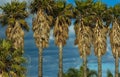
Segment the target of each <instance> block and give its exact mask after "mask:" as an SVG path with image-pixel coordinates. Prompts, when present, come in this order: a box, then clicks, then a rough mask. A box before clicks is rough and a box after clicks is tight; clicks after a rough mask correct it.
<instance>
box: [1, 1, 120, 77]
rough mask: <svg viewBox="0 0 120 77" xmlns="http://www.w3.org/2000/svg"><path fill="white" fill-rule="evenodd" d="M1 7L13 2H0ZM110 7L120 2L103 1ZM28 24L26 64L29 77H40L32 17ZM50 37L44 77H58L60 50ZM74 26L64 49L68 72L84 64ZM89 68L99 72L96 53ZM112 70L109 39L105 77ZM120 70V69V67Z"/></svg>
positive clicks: (64, 60) (51, 36)
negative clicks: (76, 41) (75, 43)
mask: <svg viewBox="0 0 120 77" xmlns="http://www.w3.org/2000/svg"><path fill="white" fill-rule="evenodd" d="M0 1H1V2H0V5H3V4H4V3H6V2H10V1H11V0H0ZM102 1H103V2H105V3H106V4H108V6H113V5H114V4H116V3H118V2H120V0H102ZM67 3H72V4H74V0H67ZM26 21H27V23H28V24H29V25H30V32H26V33H25V54H24V55H25V57H26V58H27V59H28V62H27V64H26V67H27V77H38V70H37V69H38V48H37V47H36V45H35V42H34V38H33V32H32V15H30V16H29V17H28V18H27V19H26ZM5 29H6V28H5V27H4V28H2V27H0V37H2V38H5V34H4V33H5V32H4V31H3V30H5ZM52 33H53V32H52V30H51V35H50V43H49V47H48V48H46V49H44V52H43V77H57V75H58V62H59V60H58V58H59V56H58V48H57V47H56V46H55V44H54V38H53V35H52ZM74 39H75V33H74V26H73V24H72V25H71V26H70V27H69V39H68V40H67V44H66V46H64V48H63V69H64V72H66V71H67V70H68V69H69V68H71V67H73V68H77V69H79V67H80V65H81V64H82V59H81V57H80V55H79V51H78V48H77V46H74ZM88 67H89V68H90V69H94V70H97V57H96V56H95V55H94V52H91V55H89V56H88ZM108 69H109V70H111V72H112V73H114V58H113V56H112V53H111V47H110V40H109V38H107V51H106V54H105V55H104V56H103V57H102V73H103V77H106V74H105V73H106V71H107V70H108ZM119 69H120V67H119Z"/></svg>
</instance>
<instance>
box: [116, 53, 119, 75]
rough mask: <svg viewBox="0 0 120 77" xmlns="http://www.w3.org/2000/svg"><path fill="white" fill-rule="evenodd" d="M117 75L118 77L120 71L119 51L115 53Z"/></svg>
mask: <svg viewBox="0 0 120 77" xmlns="http://www.w3.org/2000/svg"><path fill="white" fill-rule="evenodd" d="M115 56H116V57H115V77H118V72H119V59H118V52H116V54H115Z"/></svg>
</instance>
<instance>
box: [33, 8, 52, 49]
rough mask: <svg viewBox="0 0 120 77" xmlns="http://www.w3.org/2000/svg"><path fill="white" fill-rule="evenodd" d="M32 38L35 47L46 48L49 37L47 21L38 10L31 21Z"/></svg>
mask: <svg viewBox="0 0 120 77" xmlns="http://www.w3.org/2000/svg"><path fill="white" fill-rule="evenodd" d="M32 29H33V31H34V35H33V36H34V38H35V43H36V45H37V47H42V48H45V47H48V43H49V35H50V25H49V21H48V20H47V16H46V15H45V14H44V12H43V11H42V10H39V11H38V13H37V16H36V18H35V19H34V20H33V27H32Z"/></svg>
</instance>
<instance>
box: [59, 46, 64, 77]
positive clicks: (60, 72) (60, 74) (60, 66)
mask: <svg viewBox="0 0 120 77" xmlns="http://www.w3.org/2000/svg"><path fill="white" fill-rule="evenodd" d="M62 55H63V53H62V44H60V46H59V76H58V77H63V62H62V60H63V58H62Z"/></svg>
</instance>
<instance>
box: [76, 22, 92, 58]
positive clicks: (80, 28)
mask: <svg viewBox="0 0 120 77" xmlns="http://www.w3.org/2000/svg"><path fill="white" fill-rule="evenodd" d="M74 29H75V33H76V39H75V45H78V48H79V51H80V55H81V57H83V52H84V51H85V52H86V54H87V55H89V54H90V49H91V40H92V31H91V28H90V27H89V26H85V25H84V24H82V23H76V24H75V27H74Z"/></svg>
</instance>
